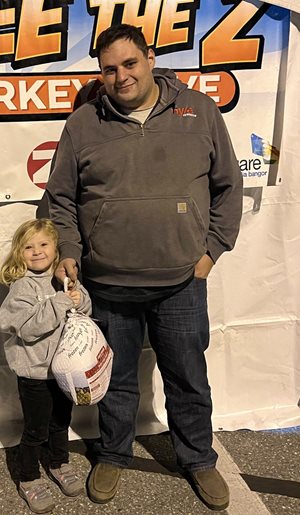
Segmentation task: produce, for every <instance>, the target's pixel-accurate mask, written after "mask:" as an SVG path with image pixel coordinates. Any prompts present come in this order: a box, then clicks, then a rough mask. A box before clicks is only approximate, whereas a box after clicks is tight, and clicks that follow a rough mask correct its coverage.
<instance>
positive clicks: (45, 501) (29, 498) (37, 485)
mask: <svg viewBox="0 0 300 515" xmlns="http://www.w3.org/2000/svg"><path fill="white" fill-rule="evenodd" d="M19 495H20V497H22V499H24V500H25V501H26V502H27V504H28V506H29V508H30V509H31V511H33V512H34V513H48V512H49V511H51V510H53V508H54V506H55V503H54V501H53V499H52V495H51V492H50V490H49V487H48V485H47V483H46V481H45V480H44V479H42V478H39V479H34V481H21V482H20V484H19Z"/></svg>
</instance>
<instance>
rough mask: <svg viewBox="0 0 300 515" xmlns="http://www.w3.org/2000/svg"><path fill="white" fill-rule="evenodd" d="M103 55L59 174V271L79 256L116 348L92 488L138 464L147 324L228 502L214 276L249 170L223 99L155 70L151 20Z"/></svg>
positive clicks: (62, 152)
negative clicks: (216, 431) (216, 381)
mask: <svg viewBox="0 0 300 515" xmlns="http://www.w3.org/2000/svg"><path fill="white" fill-rule="evenodd" d="M97 55H98V58H99V64H100V69H101V72H102V78H103V83H104V86H103V87H101V88H100V90H99V93H98V96H97V99H96V100H95V101H92V102H89V103H87V104H85V105H83V106H82V107H80V108H79V109H78V110H77V111H75V112H74V113H73V114H72V115H71V116H70V117H69V119H68V121H67V123H66V126H65V129H64V131H63V133H62V137H61V140H60V143H59V146H58V150H57V155H56V159H55V164H54V166H53V173H52V174H51V177H50V180H49V183H48V186H47V194H48V201H49V206H50V215H51V217H52V219H53V220H54V221H55V223H56V225H57V227H58V229H59V232H60V252H61V262H60V264H59V266H58V269H57V272H56V274H57V277H58V278H59V279H60V280H63V278H64V277H65V276H68V277H69V278H70V280H71V281H75V280H76V274H77V268H78V267H81V270H82V275H83V280H84V284H85V286H86V287H87V288H88V290H89V292H90V293H91V296H92V302H93V314H94V317H95V318H96V319H98V320H99V323H100V325H101V327H102V328H104V331H105V335H106V337H107V339H108V342H109V344H110V345H111V347H112V349H113V351H114V364H113V372H112V379H111V383H110V387H109V391H108V393H107V395H106V396H105V398H104V399H103V400H102V401H101V402H100V403H99V426H100V432H101V441H100V442H99V443H97V444H96V446H95V456H96V459H97V464H96V466H95V467H94V468H93V470H92V473H91V475H90V478H89V481H88V491H89V496H90V498H91V499H92V500H93V501H94V502H98V503H105V502H108V501H109V500H111V499H112V498H113V497H114V495H115V493H116V491H117V488H118V484H119V479H120V474H121V471H122V469H123V468H125V467H128V465H129V464H130V462H131V459H132V444H133V440H134V437H135V420H136V413H137V408H138V402H139V389H138V381H137V370H138V360H139V356H140V353H141V350H142V344H143V340H144V332H145V325H146V324H147V327H148V334H149V340H150V343H151V345H152V347H153V349H154V351H155V352H156V356H157V363H158V367H159V369H160V372H161V374H162V378H163V381H164V389H165V395H166V409H167V413H168V423H169V429H170V435H171V438H172V442H173V445H174V449H175V452H176V455H177V460H178V464H179V466H180V467H181V469H183V471H185V473H187V474H189V476H190V477H191V479H192V481H193V483H194V484H195V487H196V489H197V491H198V493H199V495H200V497H201V499H202V500H203V501H204V502H205V504H206V505H207V506H209V507H210V508H212V509H215V510H222V509H224V508H226V507H227V506H228V503H229V492H228V487H227V485H226V483H225V481H224V479H223V478H222V477H221V475H220V474H219V472H218V471H217V469H216V468H215V465H216V460H217V454H216V452H215V451H214V450H213V449H212V446H211V445H212V427H211V410H212V406H211V395H210V388H209V385H208V381H207V373H206V362H205V357H204V351H205V350H206V348H207V346H208V342H209V326H208V317H207V300H206V277H207V276H208V274H209V272H210V270H211V268H212V266H213V264H214V263H215V262H216V261H217V259H218V258H219V256H220V255H221V254H222V253H223V252H224V251H226V250H231V249H232V247H233V245H234V243H235V239H236V237H237V233H238V229H239V222H240V217H241V200H242V178H241V173H240V170H239V168H238V164H237V160H236V157H235V155H234V151H233V149H232V145H231V142H230V139H229V136H228V133H227V130H226V128H225V125H224V122H223V119H222V117H221V114H220V113H219V110H218V109H217V107H216V105H215V103H214V102H213V101H212V100H211V99H210V98H208V97H207V96H205V95H203V94H201V93H199V92H196V91H192V90H188V89H187V87H186V85H184V84H182V83H181V82H180V81H178V80H177V79H176V76H175V74H174V73H173V72H172V71H171V70H167V69H163V70H160V69H154V64H155V56H154V52H153V50H151V49H148V48H147V44H146V42H145V39H144V36H143V35H142V33H141V31H140V30H139V29H137V28H136V27H133V26H130V25H125V24H123V25H119V26H113V27H110V28H109V29H107V30H105V31H104V32H102V33H101V34H100V36H99V38H98V41H97Z"/></svg>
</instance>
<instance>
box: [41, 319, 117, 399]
mask: <svg viewBox="0 0 300 515" xmlns="http://www.w3.org/2000/svg"><path fill="white" fill-rule="evenodd" d="M112 361H113V351H112V350H111V348H110V346H109V345H108V343H107V341H106V339H105V337H104V335H103V333H102V332H101V330H100V329H99V327H98V326H97V325H96V324H95V322H94V321H93V320H92V319H91V318H90V317H88V316H86V315H83V314H81V313H77V312H71V313H70V314H69V315H68V320H67V322H66V324H65V327H64V329H63V332H62V335H61V339H60V342H59V344H58V347H57V350H56V352H55V354H54V356H53V360H52V364H51V368H52V372H53V375H54V377H55V379H56V381H57V383H58V385H59V387H60V388H61V389H62V390H63V392H64V393H65V394H66V396H67V397H69V399H71V400H72V401H73V402H74V403H75V404H77V405H79V406H84V405H85V406H87V405H91V404H96V403H97V402H98V401H100V400H101V399H102V398H103V397H104V395H105V394H106V392H107V389H108V385H109V381H110V377H111V369H112Z"/></svg>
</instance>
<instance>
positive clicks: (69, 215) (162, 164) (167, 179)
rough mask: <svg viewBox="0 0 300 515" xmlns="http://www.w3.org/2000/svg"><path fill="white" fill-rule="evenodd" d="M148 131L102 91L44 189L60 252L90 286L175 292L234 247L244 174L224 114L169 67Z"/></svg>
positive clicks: (63, 146)
mask: <svg viewBox="0 0 300 515" xmlns="http://www.w3.org/2000/svg"><path fill="white" fill-rule="evenodd" d="M154 78H155V81H156V82H157V83H158V85H159V88H160V97H159V101H158V103H157V105H156V106H155V107H154V109H153V111H152V112H151V114H150V116H149V117H148V118H147V120H146V121H145V122H144V124H141V123H140V122H138V121H137V120H135V119H133V118H130V116H126V115H125V114H122V113H120V112H118V111H117V109H116V107H115V106H114V105H113V104H112V103H111V102H110V99H109V97H108V96H107V95H106V92H105V90H104V91H103V89H100V91H99V94H98V97H97V99H96V100H94V101H91V102H88V103H86V104H84V105H83V106H81V107H80V108H79V109H77V111H75V112H74V113H73V114H72V115H71V116H70V117H69V118H68V120H67V122H66V125H65V128H64V130H63V133H62V137H61V140H60V143H59V146H58V150H57V154H56V159H55V162H54V166H53V172H52V174H51V176H50V179H49V181H48V185H47V194H48V200H49V207H50V215H51V218H52V219H53V221H54V222H55V223H56V225H57V228H58V230H59V232H60V254H61V257H62V258H65V257H72V258H74V259H75V260H76V261H77V262H78V263H79V264H80V262H81V265H82V271H83V276H84V277H85V278H86V279H88V280H91V281H93V282H98V283H103V284H111V285H121V286H125V287H126V286H135V287H138V286H146V287H149V286H150V287H152V286H158V287H160V286H172V285H176V284H180V283H183V282H184V281H185V280H186V279H188V278H189V277H190V276H191V275H192V274H193V269H194V266H195V264H196V263H197V261H198V260H199V259H200V258H201V257H202V256H203V255H204V254H205V253H207V252H208V253H209V255H210V256H211V257H212V259H213V261H216V260H217V259H218V258H219V256H220V255H221V254H222V253H223V252H224V251H226V250H231V249H232V248H233V246H234V243H235V240H236V237H237V234H238V230H239V224H240V218H241V212H242V211H241V208H242V175H241V172H240V169H239V166H238V163H237V159H236V156H235V154H234V151H233V148H232V144H231V141H230V138H229V135H228V132H227V129H226V127H225V124H224V121H223V118H222V115H221V114H220V112H219V109H218V108H217V106H216V104H215V102H214V101H213V100H212V99H211V98H209V97H208V96H206V95H204V94H202V93H200V92H197V91H194V90H190V89H187V87H186V85H184V84H183V83H182V82H180V81H179V80H177V78H176V76H175V74H174V72H172V71H171V70H158V69H156V70H154Z"/></svg>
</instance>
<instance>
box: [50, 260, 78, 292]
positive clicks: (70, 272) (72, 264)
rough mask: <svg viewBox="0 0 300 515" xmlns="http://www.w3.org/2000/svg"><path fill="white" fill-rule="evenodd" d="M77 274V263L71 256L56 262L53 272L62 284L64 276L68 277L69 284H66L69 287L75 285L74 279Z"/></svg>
mask: <svg viewBox="0 0 300 515" xmlns="http://www.w3.org/2000/svg"><path fill="white" fill-rule="evenodd" d="M77 274H78V268H77V263H76V261H75V259H73V258H65V259H62V260H61V261H60V262H59V263H58V265H57V268H56V270H55V272H54V275H55V277H56V279H57V280H58V281H59V282H60V283H62V284H63V283H64V279H65V278H66V277H69V284H68V288H69V289H72V288H73V287H74V286H75V284H76V280H77Z"/></svg>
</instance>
